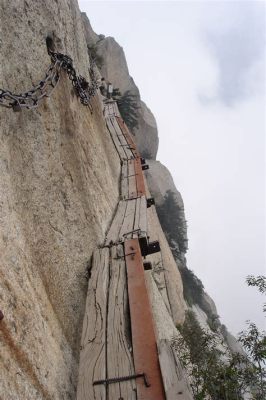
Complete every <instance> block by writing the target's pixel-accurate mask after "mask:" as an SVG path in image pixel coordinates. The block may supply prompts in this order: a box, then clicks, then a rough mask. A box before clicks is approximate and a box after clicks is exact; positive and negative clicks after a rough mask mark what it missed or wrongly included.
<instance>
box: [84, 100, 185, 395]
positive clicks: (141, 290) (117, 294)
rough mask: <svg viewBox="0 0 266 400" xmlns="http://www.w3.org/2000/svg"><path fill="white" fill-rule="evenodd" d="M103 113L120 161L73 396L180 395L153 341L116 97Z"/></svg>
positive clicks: (141, 231) (132, 164) (132, 157)
mask: <svg viewBox="0 0 266 400" xmlns="http://www.w3.org/2000/svg"><path fill="white" fill-rule="evenodd" d="M104 115H105V119H106V126H107V129H108V131H109V133H110V135H111V138H112V140H113V143H114V146H115V148H116V150H117V153H118V155H119V157H120V160H121V181H120V201H119V203H118V206H117V210H116V213H115V215H114V218H113V221H112V223H111V226H110V228H109V230H108V232H107V235H106V240H105V244H104V246H105V247H103V248H101V249H97V250H95V252H94V254H93V261H92V270H91V278H90V280H89V285H88V295H87V302H86V310H85V316H84V322H83V331H82V340H81V353H80V366H79V379H78V390H77V400H166V399H167V400H175V399H176V398H178V399H180V400H182V399H187V398H186V397H183V396H182V394H181V393H180V390H181V386H182V382H181V380H180V376H181V375H180V374H178V368H177V366H178V365H179V364H178V363H177V362H176V360H175V359H174V354H172V353H171V348H169V344H168V343H167V344H165V343H163V342H159V343H158V347H159V354H158V349H157V345H156V336H155V331H154V327H153V320H152V311H151V305H150V303H149V296H148V291H147V287H146V283H145V272H144V266H143V261H142V255H141V248H142V247H141V246H140V244H141V245H142V246H143V243H144V246H146V248H147V249H149V246H148V226H147V225H148V222H147V198H146V188H145V181H144V175H143V172H142V159H141V157H140V154H139V152H138V150H137V148H136V145H135V143H134V140H133V138H132V135H131V134H130V132H129V130H128V128H127V126H126V124H125V123H124V121H123V120H122V118H121V117H120V114H119V110H118V107H117V104H116V102H112V101H108V102H106V104H105V110H104ZM143 241H144V242H143ZM154 243H155V242H154ZM154 243H152V244H151V248H154V247H152V246H154ZM149 251H150V252H154V251H152V250H149ZM155 251H158V250H155ZM150 252H149V253H143V254H150ZM157 254H158V253H157ZM152 259H153V257H151V260H152ZM154 259H155V260H156V259H157V258H156V257H155V258H154ZM157 264H158V263H157ZM155 268H156V266H155ZM162 270H163V269H162ZM160 273H161V274H162V276H160V277H159V278H160V279H159V280H160V282H161V281H162V282H163V283H164V273H163V272H160ZM163 293H164V292H162V294H163ZM129 309H130V310H129ZM167 346H168V347H167ZM132 347H133V351H132ZM168 359H169V364H168ZM159 361H160V363H159ZM160 364H161V369H160ZM172 367H173V368H174V371H172V372H171V373H170V372H169V368H170V369H171V368H172ZM136 374H137V375H138V376H137V377H136V376H135V375H136ZM143 374H145V379H146V380H145V379H144V376H143ZM123 377H127V378H126V379H123ZM121 378H122V379H121ZM177 379H179V381H178V383H177ZM147 380H148V382H147ZM97 381H101V382H97Z"/></svg>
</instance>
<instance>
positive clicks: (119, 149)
mask: <svg viewBox="0 0 266 400" xmlns="http://www.w3.org/2000/svg"><path fill="white" fill-rule="evenodd" d="M111 119H112V117H107V118H106V125H107V128H108V130H109V132H110V134H111V138H112V139H113V143H114V145H115V148H116V150H117V152H118V154H119V157H120V159H121V160H127V158H128V157H127V154H126V152H125V149H124V147H123V146H121V143H120V140H119V138H118V137H117V133H116V131H115V129H114V127H113V124H112V122H111Z"/></svg>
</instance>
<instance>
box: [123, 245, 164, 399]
mask: <svg viewBox="0 0 266 400" xmlns="http://www.w3.org/2000/svg"><path fill="white" fill-rule="evenodd" d="M124 247H125V254H126V268H127V280H128V296H129V308H130V319H131V332H132V344H133V357H134V365H135V371H136V374H141V373H143V371H145V374H146V376H147V379H148V382H149V384H150V386H149V387H147V386H146V385H145V383H144V382H143V381H142V380H136V385H137V394H138V399H139V400H165V394H164V388H163V382H162V376H161V370H160V366H159V359H158V352H157V345H156V338H155V331H154V326H153V319H152V312H151V304H150V300H149V297H148V291H147V287H146V282H145V273H144V267H143V263H142V257H141V252H140V247H139V242H138V239H131V240H127V241H125V243H124ZM132 253H134V254H132Z"/></svg>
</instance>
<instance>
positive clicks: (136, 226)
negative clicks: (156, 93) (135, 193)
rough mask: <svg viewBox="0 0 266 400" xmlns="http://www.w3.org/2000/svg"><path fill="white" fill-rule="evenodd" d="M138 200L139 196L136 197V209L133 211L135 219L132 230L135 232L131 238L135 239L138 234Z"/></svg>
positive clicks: (139, 200)
mask: <svg viewBox="0 0 266 400" xmlns="http://www.w3.org/2000/svg"><path fill="white" fill-rule="evenodd" d="M140 202H141V198H140V197H138V198H137V199H136V211H135V221H134V231H135V232H134V233H133V235H132V239H136V238H138V236H139V217H140Z"/></svg>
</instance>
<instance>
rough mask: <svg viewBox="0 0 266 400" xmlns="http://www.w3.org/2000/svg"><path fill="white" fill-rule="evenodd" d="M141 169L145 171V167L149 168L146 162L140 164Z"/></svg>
mask: <svg viewBox="0 0 266 400" xmlns="http://www.w3.org/2000/svg"><path fill="white" fill-rule="evenodd" d="M141 168H142V171H145V170H146V169H149V168H150V167H149V165H148V164H142V165H141Z"/></svg>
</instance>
